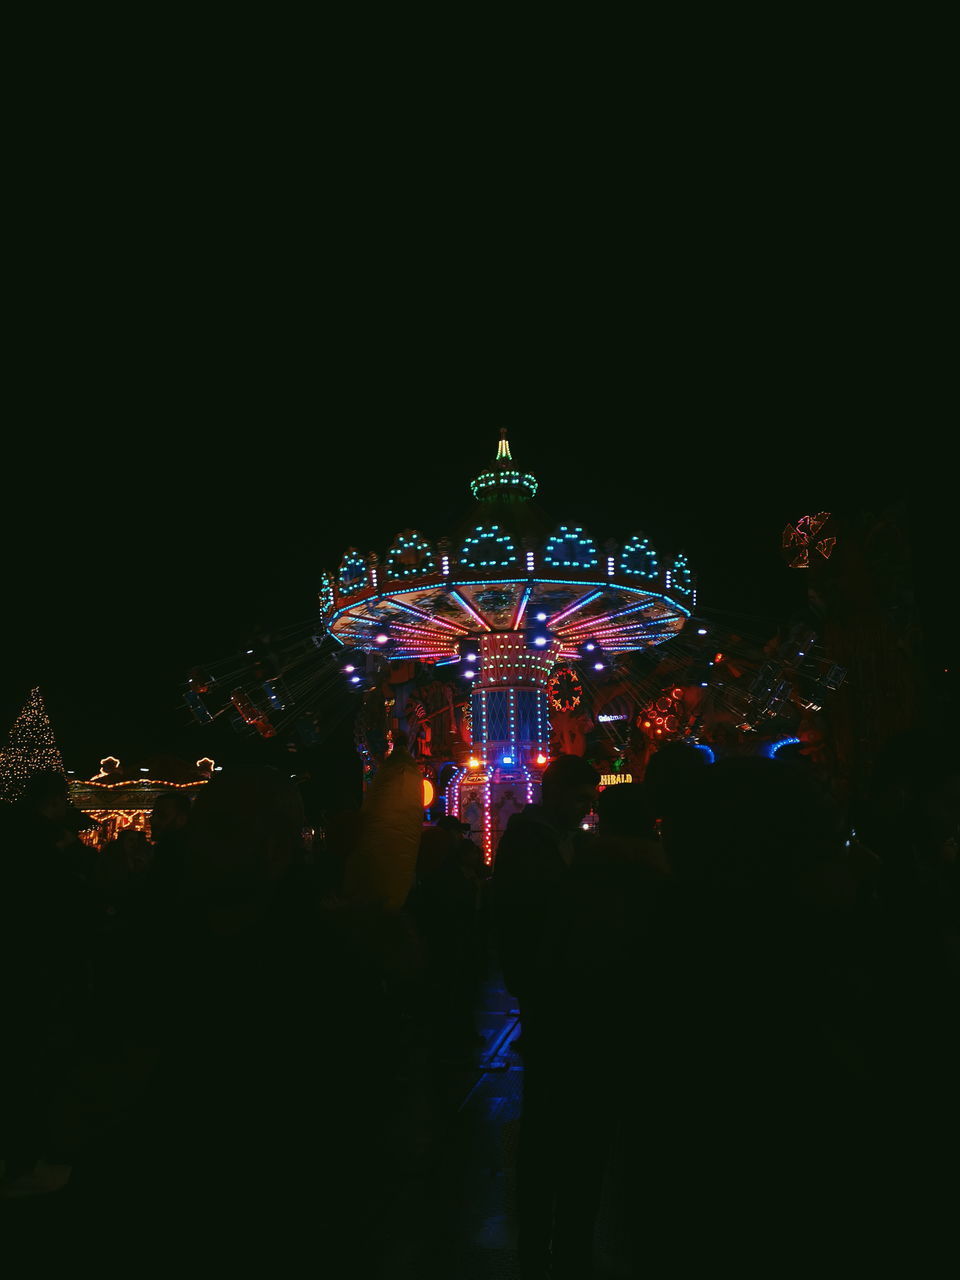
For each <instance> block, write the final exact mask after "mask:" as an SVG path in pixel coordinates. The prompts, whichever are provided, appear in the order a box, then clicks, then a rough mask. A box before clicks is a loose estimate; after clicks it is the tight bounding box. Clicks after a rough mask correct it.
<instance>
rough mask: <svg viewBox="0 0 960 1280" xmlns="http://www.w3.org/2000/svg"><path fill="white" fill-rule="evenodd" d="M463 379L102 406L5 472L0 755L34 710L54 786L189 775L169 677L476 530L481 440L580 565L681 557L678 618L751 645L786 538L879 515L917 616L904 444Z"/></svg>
mask: <svg viewBox="0 0 960 1280" xmlns="http://www.w3.org/2000/svg"><path fill="white" fill-rule="evenodd" d="M149 372H150V371H149V369H146V370H144V378H145V379H146V377H147V376H148V375H149ZM421 372H422V373H423V376H424V378H426V370H425V369H423V370H421ZM485 372H486V371H485V370H484V369H482V368H479V367H477V368H474V370H473V374H472V377H471V378H468V379H467V380H466V382H465V385H464V386H463V388H462V390H461V392H460V394H459V395H455V394H454V391H455V388H454V387H452V386H451V385H449V382H445V383H444V385H443V388H442V393H441V389H440V388H439V387H436V386H435V387H434V388H433V394H432V395H430V394H428V390H429V386H428V384H427V383H426V382H424V385H423V386H419V385H418V386H414V383H415V382H416V379H415V377H414V376H413V372H412V371H410V370H407V373H406V377H405V378H404V379H403V380H402V381H400V382H398V383H397V384H396V386H395V388H393V389H389V390H388V389H385V388H383V387H382V386H379V384H378V387H379V389H378V390H377V391H376V393H374V392H372V391H370V390H369V388H367V389H366V390H365V389H364V387H363V386H362V385H361V386H360V388H359V389H358V391H357V396H356V400H355V402H350V401H348V400H347V399H346V398H345V396H344V383H345V382H346V381H347V380H349V377H350V376H351V375H352V373H353V369H352V368H350V369H340V370H338V371H337V373H336V379H337V382H336V388H333V387H331V386H329V385H327V384H326V383H325V381H324V379H323V378H321V377H319V376H318V377H317V380H316V386H315V388H314V391H313V394H312V395H311V397H310V398H309V399H307V398H306V389H305V387H304V385H303V380H302V374H301V378H300V381H298V384H297V387H296V394H293V393H292V392H290V389H289V388H286V389H285V387H284V385H283V383H282V380H281V379H278V381H277V382H276V384H275V385H273V384H271V387H268V388H264V387H262V386H260V387H258V388H257V389H256V390H257V392H258V393H259V394H253V393H251V395H250V397H249V398H247V399H244V397H243V396H242V395H241V394H240V393H239V392H238V391H237V389H236V388H234V389H233V390H232V392H230V393H229V394H227V393H226V392H224V398H223V402H222V404H221V405H219V406H218V405H216V404H215V403H211V400H210V396H211V394H212V393H213V391H214V390H215V386H214V385H212V384H211V382H210V381H209V380H205V381H203V383H202V386H203V390H204V392H205V394H204V395H203V396H202V397H198V398H197V399H196V400H195V402H194V403H192V404H190V405H186V404H182V403H180V397H179V396H172V397H171V396H170V395H169V394H167V393H159V392H158V396H157V401H156V403H154V404H148V403H147V402H146V399H144V402H143V403H142V404H141V405H139V406H136V405H134V404H128V408H129V422H128V423H127V424H124V425H122V426H121V425H119V424H118V423H117V421H116V418H117V410H118V406H117V405H105V406H104V412H103V418H104V424H105V425H103V426H102V427H101V426H100V425H98V423H97V421H96V420H90V421H89V422H88V424H87V426H86V428H85V429H84V430H83V431H82V432H81V431H79V430H78V431H75V432H72V433H70V434H68V435H66V436H65V437H59V436H58V437H56V438H51V440H50V448H49V451H37V450H35V451H34V452H33V453H32V455H31V454H30V453H29V451H28V453H27V457H26V460H25V462H24V464H23V466H22V467H21V469H20V474H21V476H22V477H23V478H22V482H20V483H18V484H15V485H14V486H12V502H11V503H9V504H8V510H7V522H8V529H12V530H16V531H17V533H18V534H19V537H16V536H15V537H14V538H12V539H11V545H14V546H17V547H18V548H19V551H18V554H16V555H14V556H12V558H11V565H10V571H11V572H10V574H9V576H8V587H7V592H6V595H7V599H8V602H9V604H10V605H11V608H10V611H9V614H8V622H7V634H6V639H7V641H8V642H9V644H10V650H11V655H10V658H9V659H8V661H7V662H6V663H5V665H4V674H3V680H2V698H0V712H2V720H3V723H4V729H6V727H8V726H9V724H10V723H11V722H12V720H13V718H14V716H15V715H16V713H17V710H18V709H19V706H20V705H21V703H22V701H23V699H24V698H25V696H26V693H27V691H28V690H29V688H30V687H31V686H32V685H33V684H39V685H40V686H41V689H42V691H43V694H44V696H45V698H46V701H47V704H48V709H49V711H50V715H51V719H52V721H53V725H54V729H55V731H56V734H57V738H58V741H59V743H60V745H61V748H62V750H63V753H64V756H65V759H66V764H67V767H68V768H71V769H74V770H75V771H76V772H77V774H78V775H80V776H84V775H86V776H89V774H91V773H93V772H94V771H95V770H96V767H97V762H98V760H99V759H100V758H101V757H102V756H104V755H106V754H108V753H109V754H114V755H118V756H120V758H121V759H123V760H124V761H125V762H126V761H131V760H132V759H133V757H134V756H141V757H142V756H145V755H148V754H151V753H173V754H176V755H179V756H180V757H182V758H185V759H189V760H193V759H195V758H197V756H199V755H201V754H204V753H206V752H207V751H210V750H211V749H212V745H211V739H210V737H209V736H208V735H207V734H205V731H204V730H203V729H201V728H200V727H199V726H196V725H194V724H193V723H192V721H191V720H190V717H189V715H188V713H187V711H186V710H185V708H184V707H183V705H182V701H181V693H182V689H183V685H184V681H185V678H186V674H187V671H188V669H189V668H190V667H191V666H193V665H195V664H198V663H199V664H203V663H210V662H216V661H218V660H222V659H225V658H229V657H230V656H231V655H233V654H236V653H238V652H241V651H243V650H244V648H245V647H246V644H247V641H248V637H249V635H250V633H251V630H252V628H254V627H255V626H257V625H258V624H259V625H266V626H269V627H273V628H276V627H279V626H282V625H286V624H292V623H295V622H299V621H300V620H306V619H308V618H309V617H311V616H312V614H313V612H314V609H315V598H316V591H317V587H318V583H319V574H320V571H321V569H323V568H325V567H327V568H330V569H334V568H335V567H336V566H337V564H338V562H339V560H340V557H341V555H342V553H343V551H344V549H345V548H346V547H347V546H348V545H351V544H352V545H356V546H357V547H358V548H359V549H360V550H361V551H364V552H365V551H368V550H371V549H378V550H380V551H381V553H382V551H383V550H385V548H386V546H387V545H388V544H389V542H390V541H391V540H392V538H393V535H394V534H395V533H396V532H398V531H399V530H400V529H401V528H404V527H407V526H414V527H417V528H420V529H421V530H422V531H423V532H424V533H426V534H427V536H428V537H432V538H435V537H438V536H441V535H443V534H444V533H449V532H453V531H454V530H455V529H456V527H457V526H458V525H459V524H460V523H461V522H462V521H463V520H464V518H465V517H467V516H469V515H470V513H471V510H472V509H473V508H474V507H475V506H476V504H475V503H474V500H473V498H472V497H471V495H470V494H469V491H468V488H467V484H468V481H469V479H470V478H471V477H472V476H473V475H475V474H477V472H478V471H479V470H481V469H482V467H483V466H484V465H485V464H486V463H488V462H489V461H490V459H491V458H492V457H493V455H494V452H495V448H496V442H497V439H498V433H499V428H500V426H501V425H506V426H507V427H508V428H509V433H510V440H511V445H512V448H513V454H514V458H515V460H516V462H517V464H518V465H519V466H521V467H522V468H523V469H529V470H532V471H533V472H534V474H535V475H536V476H537V477H538V479H539V481H540V492H539V494H538V503H539V504H540V505H541V506H542V507H543V508H544V509H545V510H546V511H547V512H548V513H549V514H550V515H551V516H552V517H554V518H555V520H556V521H557V522H558V523H559V522H562V521H578V522H581V523H583V524H584V526H585V527H586V529H587V530H588V531H589V532H591V533H592V534H593V535H594V536H595V537H596V538H597V539H598V540H602V539H604V538H605V537H608V536H617V537H620V538H623V537H624V536H625V535H628V534H630V533H631V532H633V531H634V530H635V529H637V528H642V529H644V530H645V531H646V532H647V533H649V534H650V535H652V537H653V540H654V544H655V545H656V546H657V547H658V549H659V550H660V551H661V552H662V553H670V552H672V551H675V550H680V549H682V550H685V551H686V552H687V553H688V556H689V558H690V560H691V563H692V565H693V567H694V569H695V571H696V572H697V573H698V576H699V593H700V604H701V605H702V606H703V607H705V608H706V609H712V610H716V611H718V612H719V613H722V614H723V615H724V616H726V617H728V618H729V621H730V622H731V624H732V625H735V626H737V627H739V628H740V629H741V630H742V631H743V632H744V633H745V634H747V635H751V636H755V637H757V638H760V639H764V638H766V637H767V636H769V635H770V634H771V633H772V631H773V630H774V628H775V627H776V624H777V623H778V622H779V621H783V620H785V619H786V618H788V617H789V615H790V613H791V611H792V610H793V609H794V608H796V607H798V606H799V605H800V603H801V600H802V587H801V585H800V582H799V578H798V575H797V574H791V573H789V572H788V571H787V570H786V568H785V567H784V565H783V563H782V560H781V556H780V550H779V536H780V531H781V530H782V528H783V526H784V524H785V523H786V521H787V520H789V519H796V518H798V517H799V516H801V515H803V514H805V513H806V512H807V511H809V510H815V509H818V510H820V509H825V510H832V511H835V512H850V511H855V510H858V509H862V508H867V509H871V508H872V509H880V508H882V507H883V506H885V505H886V504H887V503H889V502H891V501H894V500H897V499H901V500H903V501H905V502H906V503H907V510H908V512H909V518H910V520H911V523H912V524H913V525H915V526H916V530H917V535H916V536H917V538H918V540H919V541H920V543H921V545H922V546H923V547H924V548H925V550H926V553H927V554H926V555H925V556H924V557H923V559H924V561H925V562H926V563H927V566H928V567H927V569H926V570H924V571H923V572H922V573H920V576H919V578H918V584H919V590H920V594H921V596H922V597H924V599H925V600H926V606H925V607H928V606H929V607H928V614H929V616H931V617H933V616H934V611H933V608H932V601H933V597H934V592H935V590H936V586H937V583H936V571H938V570H939V567H940V566H941V563H943V564H944V565H945V560H944V561H942V559H941V558H942V557H943V556H944V549H943V547H942V545H936V543H937V539H938V538H941V537H942V534H943V531H944V530H945V529H946V523H947V522H946V521H945V520H943V519H942V509H941V508H940V507H938V502H942V501H943V495H945V494H946V493H947V492H948V489H949V481H948V482H947V486H946V488H944V486H943V484H942V483H941V484H938V483H936V482H935V481H934V480H933V479H932V477H931V475H930V473H929V468H927V467H926V464H925V463H924V462H923V460H922V458H921V457H919V456H918V444H919V443H920V437H922V436H923V434H924V433H923V432H922V431H920V430H919V429H918V432H917V435H916V437H915V438H914V439H913V440H912V441H909V440H908V439H907V436H908V435H909V434H910V433H907V432H905V431H903V432H902V433H901V435H900V438H899V445H898V450H899V452H897V453H894V451H893V450H892V449H891V448H890V447H885V448H880V447H879V444H878V436H877V433H876V431H875V430H874V429H873V428H869V427H868V426H867V425H866V424H865V422H861V423H860V424H859V425H857V426H852V425H850V424H849V423H847V422H846V421H841V420H840V416H841V415H838V414H834V415H833V417H832V419H831V420H821V421H820V422H818V421H817V418H816V416H815V415H814V413H813V410H812V407H809V406H807V405H806V404H804V406H803V407H802V408H801V407H799V406H797V405H794V406H790V405H788V404H787V403H785V402H784V401H783V400H782V399H781V400H779V401H777V402H775V401H774V400H773V399H772V396H773V392H774V386H773V385H772V382H771V380H770V379H769V378H767V380H766V381H765V383H764V388H765V394H764V395H762V396H761V395H759V394H758V393H757V388H756V387H755V388H754V392H755V393H756V394H754V396H753V397H752V398H751V396H749V395H746V394H744V395H741V396H739V397H738V399H737V401H736V403H731V398H730V397H731V396H732V393H733V388H732V386H731V381H732V379H731V377H730V375H729V373H728V376H727V380H726V383H725V386H726V390H725V391H724V390H722V389H720V388H718V392H717V400H716V403H715V404H714V403H712V396H711V395H708V394H707V392H706V391H704V390H701V391H700V393H699V394H697V395H693V394H692V393H690V391H689V389H688V390H687V391H686V392H685V391H684V388H683V386H682V385H681V384H678V386H677V390H676V393H675V395H674V393H673V392H672V391H671V394H670V395H669V396H666V395H665V394H664V392H665V388H664V386H663V385H662V384H663V381H664V380H665V379H666V378H667V377H668V374H667V373H666V372H664V371H661V373H660V374H659V375H658V376H659V377H660V380H661V381H660V384H659V387H658V394H657V395H655V396H654V395H652V394H651V395H648V394H647V393H646V392H645V389H644V376H643V374H642V369H641V367H639V366H638V368H637V370H636V374H634V372H633V371H632V370H627V369H626V368H621V369H620V370H619V371H618V372H616V374H614V372H613V371H612V370H608V371H607V372H608V374H609V376H608V378H607V380H606V383H604V381H603V380H602V379H601V378H600V376H599V375H600V373H601V368H600V366H599V363H598V361H597V360H596V359H594V361H593V363H592V364H591V365H590V367H589V370H586V371H585V370H584V369H582V368H581V369H580V370H578V373H577V376H576V377H573V376H572V375H570V374H569V371H568V370H565V369H563V368H560V367H558V368H555V369H554V370H553V376H554V377H555V378H556V379H558V380H559V385H558V386H556V387H555V388H554V389H553V390H552V391H550V390H548V389H547V384H546V381H545V379H546V373H547V371H545V370H544V369H542V368H540V369H538V370H531V376H530V377H529V379H527V380H526V381H524V382H521V383H518V382H516V381H514V382H513V383H512V384H511V385H510V386H509V387H507V386H506V385H504V382H503V380H502V379H501V381H500V382H499V383H498V382H497V380H496V378H495V377H493V375H492V374H491V376H490V379H489V380H490V381H492V384H493V385H492V386H485V387H484V386H482V384H483V383H484V381H485V380H488V379H485ZM650 372H651V370H650V369H649V368H648V369H647V372H646V376H650ZM88 373H89V371H88ZM154 373H156V370H154ZM448 373H449V371H448ZM534 373H536V374H537V375H538V376H536V377H535V376H533V375H534ZM585 373H588V374H589V376H584V374H585ZM669 376H672V373H671V374H670V375H669ZM634 381H636V385H635V386H634ZM214 382H215V380H214ZM127 385H128V388H129V387H130V386H131V385H132V384H129V383H128V384H127ZM144 385H146V384H144ZM478 388H479V389H478ZM177 389H178V390H180V389H181V387H180V385H179V384H178V386H177ZM182 389H183V390H184V391H185V390H186V389H187V384H184V385H183V387H182ZM748 389H749V388H748ZM87 391H88V392H90V391H91V388H90V387H89V385H88V386H87ZM493 391H496V392H498V393H499V394H498V397H497V403H495V404H494V403H493V402H492V396H491V393H492V392H493ZM167 392H169V388H168V389H167ZM265 393H269V394H265ZM144 394H145V393H144ZM80 396H81V398H83V392H82V389H81V390H80ZM648 401H649V402H650V403H648ZM347 405H349V407H345V406H347ZM871 405H872V409H873V412H874V413H876V412H877V411H879V409H880V408H881V407H882V408H883V413H884V421H885V422H886V423H887V424H888V426H892V425H893V422H894V420H895V418H896V416H897V411H898V409H899V408H900V405H899V403H897V404H894V403H889V402H888V403H887V404H885V405H883V406H881V405H880V403H879V399H878V396H877V395H874V396H873V397H872V399H871ZM178 415H179V416H178ZM867 416H871V415H867V414H866V413H863V414H861V415H860V418H861V419H864V418H866V417H867ZM885 430H886V428H885ZM931 438H932V437H931ZM918 464H919V465H918ZM941 480H942V477H941ZM934 494H936V495H937V500H936V501H931V500H930V499H931V498H932V497H933V495H934ZM938 522H940V525H942V527H940V526H938ZM931 539H933V540H934V545H933V546H931V545H930V542H931ZM925 592H926V593H927V594H926V596H924V593H925ZM943 644H944V641H943V638H942V636H941V637H939V639H938V640H937V645H939V646H940V648H942V647H943ZM939 660H940V653H939V649H938V651H937V653H936V654H935V655H932V657H931V662H936V661H939ZM224 742H226V746H224ZM215 746H216V749H215V750H213V754H215V755H217V757H218V759H224V751H225V750H226V751H227V752H228V754H229V752H230V750H231V747H230V741H229V739H226V740H225V739H223V738H222V737H221V738H220V739H219V740H218V741H217V743H216V744H215ZM245 749H246V750H249V749H250V743H249V742H247V743H246V747H245ZM225 762H229V761H228V760H226V761H225Z"/></svg>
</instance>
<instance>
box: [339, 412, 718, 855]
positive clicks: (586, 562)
mask: <svg viewBox="0 0 960 1280" xmlns="http://www.w3.org/2000/svg"><path fill="white" fill-rule="evenodd" d="M537 488H538V484H537V481H536V479H535V478H534V476H532V475H530V474H529V473H526V472H523V471H521V470H519V469H518V468H517V466H516V464H515V463H514V460H513V457H512V454H511V449H510V444H509V441H508V440H507V433H506V431H501V433H500V441H499V445H498V448H497V454H496V458H495V459H494V460H493V461H492V463H491V464H490V465H489V466H488V467H487V468H486V469H485V470H484V471H483V472H481V474H480V475H478V476H477V477H476V479H474V480H473V481H472V482H471V484H470V489H471V492H472V494H473V498H474V500H475V503H476V505H475V507H474V508H473V510H472V512H471V513H470V518H469V519H468V520H467V522H466V523H465V525H464V527H463V529H462V530H461V532H460V534H459V535H458V536H457V537H455V538H442V539H440V540H439V541H437V542H436V543H435V544H434V543H432V542H430V541H429V540H428V539H427V538H426V537H424V536H423V535H422V534H421V533H420V532H418V531H417V530H415V529H407V530H404V531H403V532H402V533H400V534H398V535H397V537H396V539H395V540H394V542H393V545H392V546H391V547H390V548H389V550H388V551H387V553H386V556H385V557H384V558H383V559H381V558H380V556H379V555H378V554H376V553H372V554H370V555H367V556H362V555H361V554H360V553H359V552H358V551H357V550H356V549H355V548H349V549H348V550H347V552H346V554H345V555H344V558H343V560H342V562H341V564H340V567H339V570H338V571H337V573H336V574H335V575H328V576H327V577H326V579H325V582H324V588H323V591H322V592H321V605H322V611H323V617H324V622H325V624H326V627H327V630H328V631H329V633H330V635H331V636H332V637H333V638H334V639H335V640H337V641H339V642H340V643H341V644H342V645H344V647H345V648H346V649H348V650H355V651H359V652H362V653H367V654H373V653H379V654H380V655H381V656H382V657H383V658H384V659H386V660H387V661H389V662H391V663H400V662H404V663H409V662H411V661H412V662H414V663H417V664H424V665H427V666H433V667H436V668H444V667H446V668H448V670H449V669H450V668H454V670H451V671H450V674H451V676H453V677H455V680H456V682H457V686H458V688H460V689H461V690H462V691H463V692H462V698H461V704H462V705H464V707H465V709H466V710H468V713H469V714H468V718H467V722H466V726H465V727H466V733H465V734H464V735H463V739H462V743H461V748H458V751H457V753H456V755H455V758H453V759H452V760H451V761H450V763H451V764H452V765H453V766H455V767H454V769H453V772H452V774H451V777H450V779H449V781H448V782H447V784H446V789H445V799H446V810H447V812H448V813H452V814H457V815H458V816H460V817H461V818H462V819H463V820H464V821H468V822H469V823H470V824H471V826H472V827H474V829H475V830H477V831H479V832H482V842H483V848H484V855H485V857H486V858H487V860H488V861H491V860H492V859H493V857H494V855H495V851H496V846H497V842H498V840H499V837H500V834H501V833H502V831H503V829H504V828H505V826H506V824H507V821H508V819H509V817H510V815H511V814H513V813H515V812H517V811H518V810H519V809H521V808H522V807H523V806H524V804H526V803H528V802H532V801H535V800H537V799H538V796H539V786H540V776H541V774H542V773H543V770H544V768H545V767H546V766H547V765H548V764H549V760H550V742H551V725H552V724H553V723H554V722H555V721H556V719H557V718H558V717H561V716H563V715H565V714H569V713H570V712H572V711H573V710H574V709H575V708H576V707H577V705H578V703H579V701H580V698H581V695H582V685H581V677H582V675H583V674H584V673H585V672H590V673H592V672H593V670H594V669H595V670H596V671H597V672H601V671H602V670H603V668H604V667H605V666H613V665H615V664H616V663H617V662H618V660H620V659H621V658H622V656H623V655H625V654H628V653H630V652H632V651H635V650H638V649H643V648H647V647H650V646H654V645H658V644H661V643H662V642H663V641H665V640H668V639H670V638H671V637H672V636H674V635H676V634H677V633H678V632H679V631H680V630H682V628H683V626H684V624H685V623H686V621H687V619H688V617H689V616H690V614H691V610H692V609H693V608H694V606H695V603H696V592H695V588H694V583H693V577H692V574H691V571H690V568H689V566H688V565H687V562H686V558H685V557H684V556H683V555H679V556H677V557H676V558H675V559H674V560H673V561H672V562H671V563H670V564H669V565H661V563H660V561H659V558H658V556H657V552H656V551H655V549H654V548H653V546H652V545H651V543H650V540H649V539H648V538H647V537H646V536H645V535H644V534H642V533H639V532H638V533H636V534H634V535H633V536H632V537H631V538H629V539H628V540H627V541H626V542H625V543H623V544H622V545H618V544H616V543H614V542H612V541H611V542H606V543H604V544H603V545H602V547H598V545H597V543H596V542H595V541H594V539H593V538H592V537H591V536H590V534H588V533H587V532H586V531H585V530H584V529H583V528H581V527H580V526H578V525H574V524H561V525H555V526H551V524H550V523H549V521H548V520H547V519H546V518H545V517H544V516H543V514H542V512H541V511H540V509H539V508H538V507H537V506H536V504H535V502H534V498H535V496H536V493H537Z"/></svg>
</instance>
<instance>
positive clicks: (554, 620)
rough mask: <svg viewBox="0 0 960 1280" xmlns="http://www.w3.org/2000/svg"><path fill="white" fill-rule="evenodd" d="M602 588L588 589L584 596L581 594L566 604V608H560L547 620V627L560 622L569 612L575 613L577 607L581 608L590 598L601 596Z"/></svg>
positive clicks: (594, 598) (567, 616)
mask: <svg viewBox="0 0 960 1280" xmlns="http://www.w3.org/2000/svg"><path fill="white" fill-rule="evenodd" d="M602 595H603V591H602V590H599V589H598V590H596V591H588V592H587V594H586V595H585V596H581V597H580V599H579V600H574V602H573V604H568V605H567V607H566V609H562V610H561V611H560V612H559V613H558V614H555V615H554V617H552V618H551V619H550V621H549V622H548V624H547V625H548V626H549V627H555V626H556V625H557V623H558V622H562V621H563V620H564V618H569V617H570V615H571V613H576V612H577V610H578V609H582V608H583V606H584V605H585V604H589V603H590V601H591V600H596V598H597V596H602Z"/></svg>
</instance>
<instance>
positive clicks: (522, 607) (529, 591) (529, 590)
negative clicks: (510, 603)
mask: <svg viewBox="0 0 960 1280" xmlns="http://www.w3.org/2000/svg"><path fill="white" fill-rule="evenodd" d="M532 595H533V586H532V584H531V585H530V586H528V587H525V588H524V591H523V594H522V595H521V597H520V603H519V604H518V605H517V612H516V613H515V614H514V616H513V622H511V624H510V630H511V631H516V629H517V627H519V625H520V619H521V618H522V617H523V615H524V613H525V612H526V608H527V602H528V601H529V599H530V597H531V596H532Z"/></svg>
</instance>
